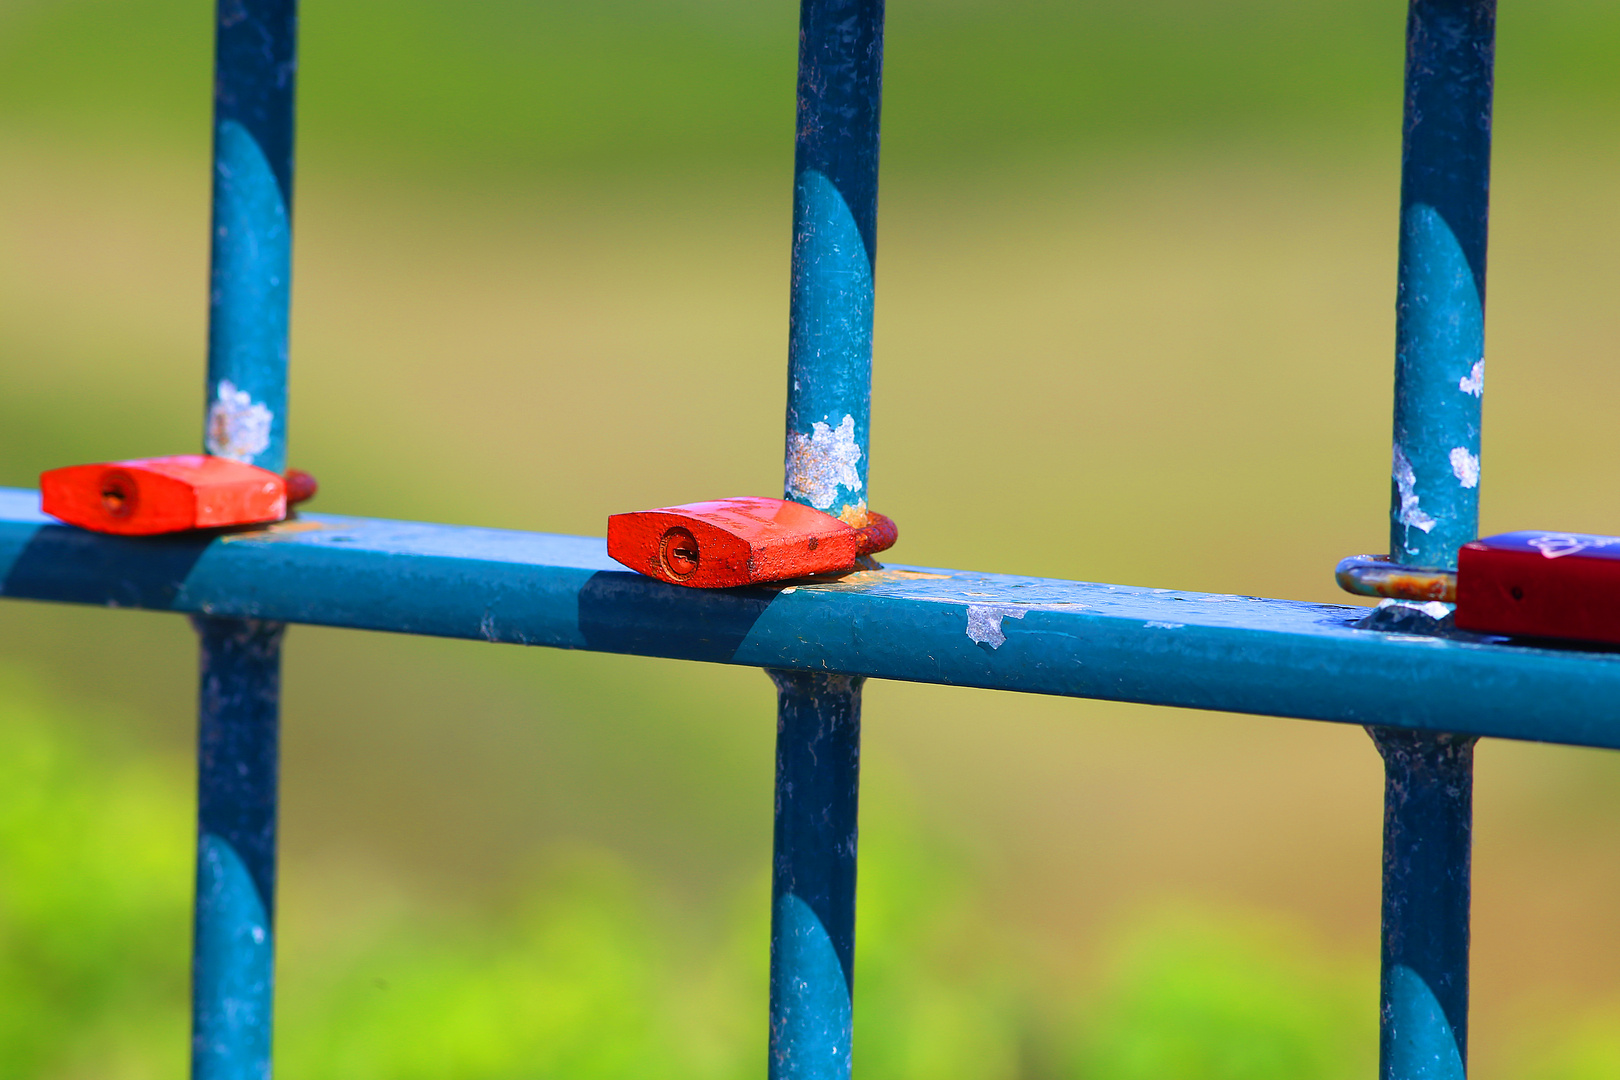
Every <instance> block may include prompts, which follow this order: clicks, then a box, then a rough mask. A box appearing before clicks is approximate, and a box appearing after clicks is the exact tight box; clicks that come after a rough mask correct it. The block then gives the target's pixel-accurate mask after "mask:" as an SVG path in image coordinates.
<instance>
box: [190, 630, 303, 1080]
mask: <svg viewBox="0 0 1620 1080" xmlns="http://www.w3.org/2000/svg"><path fill="white" fill-rule="evenodd" d="M195 623H196V627H197V635H198V637H199V639H200V641H201V654H202V674H201V679H200V686H199V695H198V696H199V709H198V723H197V907H196V915H195V918H196V937H195V944H194V949H193V954H192V984H191V994H192V1010H193V1011H192V1016H193V1019H192V1076H193V1078H194V1080H268V1077H269V1075H270V1037H271V1006H272V1004H273V998H274V986H275V972H274V967H273V964H274V956H275V941H274V926H275V895H276V816H277V815H276V788H277V782H278V776H279V765H278V762H279V758H280V737H279V729H280V697H281V637H282V630H283V626H282V624H280V623H273V622H261V621H258V620H254V619H225V618H207V617H198V618H196V619H195Z"/></svg>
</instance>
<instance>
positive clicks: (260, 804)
mask: <svg viewBox="0 0 1620 1080" xmlns="http://www.w3.org/2000/svg"><path fill="white" fill-rule="evenodd" d="M297 42H298V5H297V0H218V9H217V22H216V36H215V57H214V162H213V166H214V173H213V177H214V184H213V219H212V233H211V240H212V250H211V277H210V289H209V308H208V382H207V406H206V408H207V412H206V415H205V418H204V428H203V446H204V449H205V450H206V451H207V452H208V453H209V454H211V455H214V456H216V457H223V458H230V459H231V460H233V461H239V462H243V463H245V464H248V465H255V466H258V467H259V468H262V469H266V470H269V471H270V472H271V473H275V474H277V475H278V477H279V474H281V473H282V472H283V471H284V470H285V469H286V464H287V319H288V303H289V298H290V296H291V284H292V176H293V105H294V101H293V89H294V79H295V75H296V70H297ZM300 486H301V488H307V489H308V492H309V494H313V484H309V485H303V484H301V485H300ZM282 509H283V511H284V510H285V506H283V507H282ZM190 542H191V541H190V540H187V539H181V540H180V545H181V547H182V548H185V547H187V545H188V544H189V543H190ZM200 614H205V615H206V614H209V613H207V612H200ZM197 625H198V629H199V636H200V638H201V651H202V670H203V682H202V700H201V706H200V721H199V724H200V731H201V742H200V744H199V746H200V757H199V763H198V791H199V798H198V835H197V908H196V937H195V944H194V955H193V967H192V975H193V985H192V1008H193V1012H192V1076H193V1077H194V1078H195V1080H247V1078H252V1080H268V1077H269V1076H270V1047H271V1038H270V1032H271V1007H272V1004H273V997H274V994H273V986H274V981H275V980H274V970H273V969H274V961H275V941H274V934H273V931H274V922H273V918H272V916H273V912H274V906H275V861H276V827H275V823H276V757H277V714H278V703H279V692H280V665H281V633H282V626H281V625H280V624H278V623H276V622H273V621H270V622H267V621H262V620H257V619H252V618H247V619H240V618H202V619H199V620H198V622H197Z"/></svg>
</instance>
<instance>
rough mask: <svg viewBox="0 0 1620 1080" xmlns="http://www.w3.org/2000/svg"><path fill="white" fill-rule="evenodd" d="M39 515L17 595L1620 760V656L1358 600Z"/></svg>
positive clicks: (14, 514)
mask: <svg viewBox="0 0 1620 1080" xmlns="http://www.w3.org/2000/svg"><path fill="white" fill-rule="evenodd" d="M37 507H38V495H37V494H36V493H34V492H32V491H20V490H15V489H0V596H8V597H16V598H32V599H37V600H55V601H66V602H69V603H83V604H99V605H108V606H116V607H139V608H148V609H154V610H161V611H184V612H199V613H211V614H215V615H231V616H238V617H244V618H260V619H274V620H284V621H287V622H305V623H318V624H321V625H327V626H347V627H354V628H358V629H368V630H390V631H396V632H401V633H413V634H430V635H437V636H441V637H454V638H471V639H478V640H485V641H500V642H511V643H514V644H527V645H549V646H556V647H560V648H573V649H593V650H597V651H603V652H619V653H636V654H642V655H648V656H665V657H677V658H684V659H690V660H707V661H713V662H717V663H731V664H743V665H748V666H753V667H769V668H786V669H794V670H801V671H833V672H839V673H843V674H848V675H868V676H873V677H877V678H885V679H903V680H910V681H916V682H932V683H946V684H951V685H960V686H982V687H989V688H992V689H1001V690H1021V691H1028V692H1032V693H1044V694H1063V695H1068V696H1073V697H1096V698H1109V699H1115V700H1123V701H1141V702H1147V703H1150V704H1157V705H1179V706H1186V707H1190V708H1200V709H1220V710H1227V711H1233V712H1248V713H1261V714H1267V715H1274V716H1294V717H1300V718H1304V719H1314V720H1335V721H1342V722H1347V723H1356V724H1379V725H1384V726H1390V727H1405V728H1425V729H1430V730H1435V731H1462V732H1468V733H1471V734H1476V735H1495V736H1502V737H1506V738H1520V739H1539V740H1546V741H1552V742H1564V743H1575V744H1580V745H1589V746H1609V747H1616V748H1620V655H1617V654H1614V653H1609V652H1584V651H1580V650H1575V649H1567V648H1564V649H1542V648H1531V647H1527V646H1521V645H1513V644H1504V643H1503V639H1499V638H1488V637H1476V636H1472V635H1460V636H1458V637H1456V638H1434V637H1425V636H1419V635H1410V634H1388V633H1378V632H1374V631H1367V630H1358V629H1356V628H1355V625H1354V624H1355V623H1356V622H1357V621H1359V620H1360V619H1361V617H1362V616H1364V615H1365V614H1366V613H1367V609H1366V608H1362V607H1348V606H1341V605H1336V604H1306V603H1298V602H1295V601H1289V600H1264V599H1257V598H1254V597H1242V596H1218V595H1207V594H1201V593H1188V592H1178V591H1174V590H1169V589H1146V588H1135V587H1128V586H1122V585H1103V584H1091V583H1087V582H1076V581H1058V580H1052V579H1043V578H1030V577H1017V576H1014V575H1007V574H984V573H977V572H972V571H957V570H937V569H929V568H917V567H907V566H899V565H894V564H890V565H888V566H887V567H886V568H885V569H883V570H877V571H863V572H857V573H853V574H848V575H844V576H842V577H838V578H832V579H828V580H823V581H817V582H812V583H798V584H788V585H785V586H783V585H776V586H766V587H758V588H747V589H724V590H697V589H683V588H681V587H679V586H676V585H666V584H664V583H663V582H660V581H654V580H652V579H651V578H646V577H643V576H641V575H639V574H633V573H631V572H630V571H628V570H625V569H624V568H622V567H620V566H619V565H618V564H617V563H615V562H613V560H611V559H609V558H608V556H607V549H606V546H605V545H604V543H603V541H602V540H601V539H600V538H594V537H573V536H551V535H547V534H543V533H521V532H507V531H503V530H497V529H472V528H464V527H459V526H450V525H425V524H417V523H413V522H399V521H377V520H368V519H365V518H345V517H336V516H331V515H326V514H308V515H302V516H300V517H299V518H298V519H295V520H293V521H288V522H285V523H283V524H280V525H271V526H268V527H266V528H263V529H256V530H247V531H243V532H239V533H233V534H226V535H223V536H216V535H209V534H199V535H195V536H185V537H151V538H143V537H118V536H101V535H97V534H95V533H89V532H84V531H83V530H80V529H71V528H68V527H66V526H61V525H56V524H53V523H51V522H50V520H49V519H48V518H46V517H44V515H42V514H41V513H40V512H39V510H38V509H37ZM998 638H999V640H998Z"/></svg>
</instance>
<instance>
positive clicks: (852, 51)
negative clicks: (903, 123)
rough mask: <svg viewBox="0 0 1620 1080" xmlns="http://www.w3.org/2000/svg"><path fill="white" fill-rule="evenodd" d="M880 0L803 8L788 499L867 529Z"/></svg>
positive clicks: (837, 0) (833, 1)
mask: <svg viewBox="0 0 1620 1080" xmlns="http://www.w3.org/2000/svg"><path fill="white" fill-rule="evenodd" d="M882 79H883V0H803V3H802V4H801V6H800V8H799V96H798V102H799V104H798V128H797V130H798V141H797V144H796V148H795V154H794V183H793V263H792V266H793V284H792V296H791V301H790V304H789V316H788V395H787V455H786V462H787V463H786V483H785V484H784V489H785V491H786V497H787V498H789V499H793V500H795V501H797V502H802V503H805V504H807V505H810V506H814V507H815V508H816V509H817V510H825V511H827V512H828V513H830V514H832V515H833V516H834V517H837V518H842V519H843V520H844V521H846V522H848V523H849V524H851V525H855V526H857V527H859V526H862V525H865V524H866V521H865V509H866V467H867V458H868V454H869V446H870V440H869V436H868V423H869V418H870V411H871V399H872V267H873V257H874V254H875V253H876V250H877V248H876V244H877V178H878V113H879V108H880V104H881V90H882Z"/></svg>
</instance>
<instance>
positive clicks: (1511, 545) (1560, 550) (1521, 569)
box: [1456, 532, 1620, 645]
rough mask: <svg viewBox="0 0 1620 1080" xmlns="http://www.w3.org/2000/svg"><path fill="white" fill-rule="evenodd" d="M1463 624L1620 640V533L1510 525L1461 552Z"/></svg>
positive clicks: (1616, 642) (1460, 613) (1459, 622)
mask: <svg viewBox="0 0 1620 1080" xmlns="http://www.w3.org/2000/svg"><path fill="white" fill-rule="evenodd" d="M1456 623H1457V626H1458V628H1460V629H1463V630H1475V631H1480V632H1483V633H1489V634H1509V635H1513V636H1519V637H1545V638H1567V639H1570V640H1573V641H1594V642H1605V643H1608V644H1613V645H1620V537H1615V536H1592V535H1588V534H1586V533H1555V532H1511V533H1502V534H1501V535H1499V536H1487V537H1485V538H1483V539H1480V540H1475V541H1474V542H1472V543H1469V544H1464V545H1463V546H1462V548H1461V549H1459V550H1458V552H1457V614H1456Z"/></svg>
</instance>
